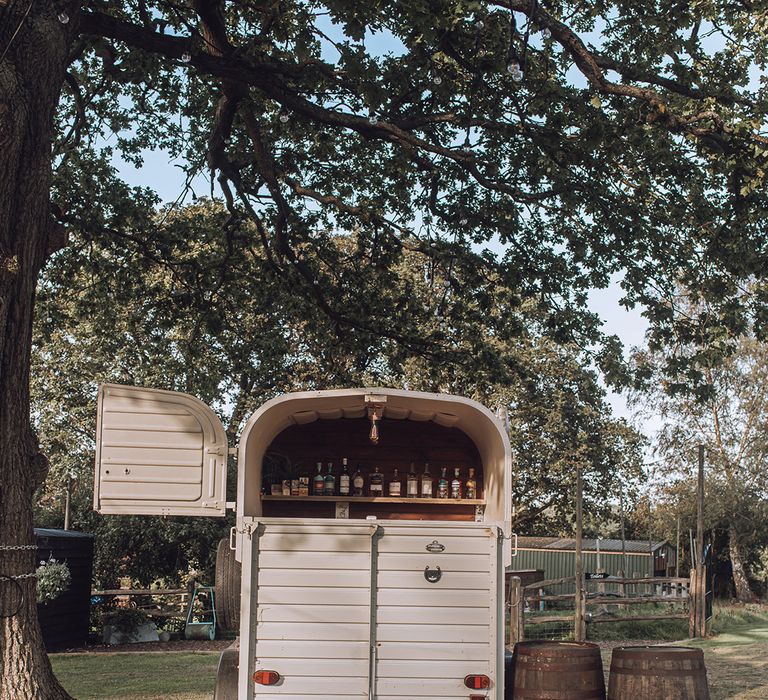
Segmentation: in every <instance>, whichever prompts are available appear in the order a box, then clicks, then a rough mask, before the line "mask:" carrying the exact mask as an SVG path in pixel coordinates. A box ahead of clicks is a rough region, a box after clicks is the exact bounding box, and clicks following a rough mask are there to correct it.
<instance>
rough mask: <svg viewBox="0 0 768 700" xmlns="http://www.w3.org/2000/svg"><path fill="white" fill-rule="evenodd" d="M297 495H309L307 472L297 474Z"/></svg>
mask: <svg viewBox="0 0 768 700" xmlns="http://www.w3.org/2000/svg"><path fill="white" fill-rule="evenodd" d="M299 496H309V474H307V473H306V472H303V473H301V474H299Z"/></svg>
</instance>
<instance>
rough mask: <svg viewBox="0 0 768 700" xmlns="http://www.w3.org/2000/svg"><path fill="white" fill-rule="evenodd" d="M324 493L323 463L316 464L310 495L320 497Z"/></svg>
mask: <svg viewBox="0 0 768 700" xmlns="http://www.w3.org/2000/svg"><path fill="white" fill-rule="evenodd" d="M324 491H325V479H324V478H323V463H322V462H318V463H317V474H315V476H314V478H313V479H312V495H313V496H322V495H324V494H323V492H324Z"/></svg>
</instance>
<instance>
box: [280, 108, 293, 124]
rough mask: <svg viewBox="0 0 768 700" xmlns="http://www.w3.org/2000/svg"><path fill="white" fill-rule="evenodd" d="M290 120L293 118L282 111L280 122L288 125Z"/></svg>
mask: <svg viewBox="0 0 768 700" xmlns="http://www.w3.org/2000/svg"><path fill="white" fill-rule="evenodd" d="M290 118H291V117H290V115H289V114H288V112H286V111H285V110H284V109H281V110H280V115H279V117H278V119H279V120H280V121H281V122H282V123H283V124H286V123H287V122H288V121H289V120H290Z"/></svg>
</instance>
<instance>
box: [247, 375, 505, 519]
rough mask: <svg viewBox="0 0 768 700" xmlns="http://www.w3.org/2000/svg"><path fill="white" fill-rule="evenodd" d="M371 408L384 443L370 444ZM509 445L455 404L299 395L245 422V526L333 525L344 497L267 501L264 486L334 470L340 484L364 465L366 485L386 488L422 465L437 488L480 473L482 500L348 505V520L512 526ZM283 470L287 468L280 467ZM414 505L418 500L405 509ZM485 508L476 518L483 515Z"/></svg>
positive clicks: (397, 397) (360, 394)
mask: <svg viewBox="0 0 768 700" xmlns="http://www.w3.org/2000/svg"><path fill="white" fill-rule="evenodd" d="M372 406H378V407H379V409H380V410H381V416H382V419H381V421H380V422H379V435H380V438H379V443H378V444H373V443H372V442H371V440H370V428H371V423H370V419H369V415H370V411H371V407H372ZM509 454H510V451H509V441H508V438H507V435H506V432H505V430H504V429H503V426H501V425H500V423H499V421H498V420H497V419H496V417H495V416H493V414H492V413H490V411H488V410H487V409H486V408H484V407H483V406H481V405H480V404H478V403H476V402H474V401H471V400H469V399H464V398H461V397H456V396H448V395H444V394H426V393H420V392H411V391H404V390H399V389H378V388H376V389H344V390H331V391H319V392H303V393H294V394H289V395H286V396H282V397H278V398H276V399H273V400H271V401H268V402H267V403H265V404H264V405H263V406H262V407H261V408H259V410H258V411H256V413H254V414H253V416H251V418H250V419H249V421H248V422H247V423H246V425H245V427H244V429H243V432H242V435H241V440H240V447H239V452H238V504H239V505H238V515H239V516H240V517H262V516H265V517H274V516H277V517H302V518H334V517H335V502H336V501H339V500H341V499H340V497H332V496H329V497H312V496H309V497H300V496H297V497H286V496H273V495H269V494H263V493H262V488H263V484H264V481H265V479H264V477H265V476H268V472H269V471H270V470H273V469H281V468H282V469H284V471H285V473H286V474H290V473H291V472H294V473H295V472H297V471H300V472H301V473H303V474H305V475H308V476H309V477H310V479H311V478H312V476H313V475H314V474H315V472H316V467H315V465H316V463H317V462H323V464H324V465H327V463H328V462H329V461H330V462H333V464H334V470H335V473H336V476H337V479H338V474H339V469H340V465H341V460H342V458H343V457H346V458H347V459H348V466H349V471H350V473H351V474H353V473H354V471H355V470H356V468H357V465H358V463H359V464H361V465H362V466H363V471H364V473H365V476H366V485H367V484H368V477H369V476H370V473H371V472H372V471H373V469H374V467H376V466H378V467H379V470H380V471H381V472H382V473H383V474H384V476H385V483H386V479H387V478H388V477H389V476H390V475H391V473H392V471H393V470H394V468H395V467H397V469H398V471H399V474H400V476H401V477H402V478H403V479H404V478H405V476H406V473H407V472H408V470H409V467H410V463H411V462H414V463H415V466H416V472H417V474H419V475H421V474H422V472H423V471H424V464H425V462H429V464H430V472H431V473H432V475H433V477H434V479H435V487H436V483H437V479H438V478H439V476H440V469H441V468H442V467H446V468H447V476H448V479H449V480H450V479H451V478H452V476H453V468H454V467H460V468H461V477H462V480H465V479H466V478H467V473H468V468H469V467H474V468H475V470H476V480H477V482H478V498H477V499H475V500H474V501H468V500H467V501H465V502H458V501H456V502H453V503H449V502H447V501H445V500H441V499H433V500H434V502H431V501H430V502H425V501H424V500H423V499H407V498H405V497H403V498H402V499H400V500H401V501H402V502H401V503H395V502H393V501H392V500H391V499H388V498H386V496H385V498H383V499H376V500H372V499H370V498H368V499H355V498H349V499H344V500H347V501H348V502H349V517H350V518H353V519H360V518H362V519H364V518H366V517H367V516H374V517H376V518H377V519H381V520H394V519H397V520H410V519H413V520H447V521H451V520H453V521H457V520H460V521H473V520H478V519H479V520H482V521H484V522H496V523H508V522H509V521H510V520H511V504H510V499H509V497H508V495H507V494H506V489H505V488H504V484H509V483H510V482H509V479H510V471H511V463H510V457H509ZM280 465H282V467H281V466H280ZM409 500H411V501H413V502H412V503H409ZM478 506H479V509H478Z"/></svg>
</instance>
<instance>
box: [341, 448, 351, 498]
mask: <svg viewBox="0 0 768 700" xmlns="http://www.w3.org/2000/svg"><path fill="white" fill-rule="evenodd" d="M339 496H349V472H348V471H347V458H346V457H344V459H342V460H341V474H340V475H339Z"/></svg>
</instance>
